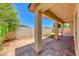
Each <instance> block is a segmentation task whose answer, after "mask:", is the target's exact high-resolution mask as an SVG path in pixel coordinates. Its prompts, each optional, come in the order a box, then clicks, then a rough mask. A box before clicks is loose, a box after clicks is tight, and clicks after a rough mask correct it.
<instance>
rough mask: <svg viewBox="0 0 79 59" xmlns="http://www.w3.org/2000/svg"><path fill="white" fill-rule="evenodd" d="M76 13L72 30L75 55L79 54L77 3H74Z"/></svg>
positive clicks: (78, 12)
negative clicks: (73, 30)
mask: <svg viewBox="0 0 79 59" xmlns="http://www.w3.org/2000/svg"><path fill="white" fill-rule="evenodd" d="M76 6H77V8H76V11H77V12H76V15H75V19H74V25H75V28H74V29H75V32H74V41H75V51H76V55H77V56H79V4H77V5H76Z"/></svg>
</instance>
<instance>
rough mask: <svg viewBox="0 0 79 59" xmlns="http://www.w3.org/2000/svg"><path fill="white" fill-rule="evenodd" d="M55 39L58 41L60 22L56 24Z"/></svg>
mask: <svg viewBox="0 0 79 59" xmlns="http://www.w3.org/2000/svg"><path fill="white" fill-rule="evenodd" d="M55 39H58V22H57V21H56V22H55Z"/></svg>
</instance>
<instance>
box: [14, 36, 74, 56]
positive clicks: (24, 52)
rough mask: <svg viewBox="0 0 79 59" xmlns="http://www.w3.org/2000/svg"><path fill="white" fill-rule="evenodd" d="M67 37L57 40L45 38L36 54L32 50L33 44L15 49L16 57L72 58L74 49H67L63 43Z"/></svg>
mask: <svg viewBox="0 0 79 59" xmlns="http://www.w3.org/2000/svg"><path fill="white" fill-rule="evenodd" d="M67 39H69V38H68V37H60V38H59V40H55V39H50V38H45V39H44V40H43V41H42V51H41V52H39V53H37V52H36V51H35V50H34V49H33V44H34V43H32V44H29V45H25V46H22V47H19V48H16V50H15V55H16V56H74V55H75V50H74V47H70V48H69V49H67V46H66V44H65V42H66V41H67Z"/></svg>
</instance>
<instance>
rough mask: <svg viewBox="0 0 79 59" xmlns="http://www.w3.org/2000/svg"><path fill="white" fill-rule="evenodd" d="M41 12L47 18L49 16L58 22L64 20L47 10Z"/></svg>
mask: <svg viewBox="0 0 79 59" xmlns="http://www.w3.org/2000/svg"><path fill="white" fill-rule="evenodd" d="M43 14H44V15H45V17H47V18H51V19H53V20H56V21H58V22H61V23H64V21H62V19H60V18H59V17H57V16H56V15H55V14H54V13H51V12H50V11H49V10H47V11H45V12H43Z"/></svg>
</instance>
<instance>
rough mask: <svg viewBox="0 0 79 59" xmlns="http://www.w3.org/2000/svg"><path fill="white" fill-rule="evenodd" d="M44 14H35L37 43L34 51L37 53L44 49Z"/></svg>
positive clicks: (37, 12) (38, 12) (39, 12)
mask: <svg viewBox="0 0 79 59" xmlns="http://www.w3.org/2000/svg"><path fill="white" fill-rule="evenodd" d="M41 18H42V14H41V11H36V12H35V43H34V49H35V51H36V52H40V51H41V49H42V47H41V45H42V19H41Z"/></svg>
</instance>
